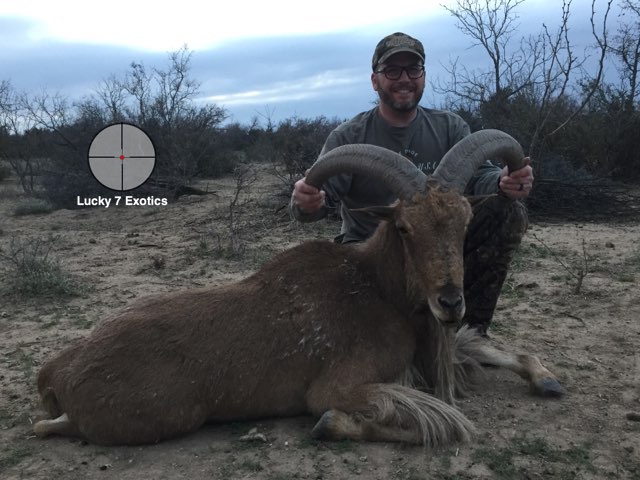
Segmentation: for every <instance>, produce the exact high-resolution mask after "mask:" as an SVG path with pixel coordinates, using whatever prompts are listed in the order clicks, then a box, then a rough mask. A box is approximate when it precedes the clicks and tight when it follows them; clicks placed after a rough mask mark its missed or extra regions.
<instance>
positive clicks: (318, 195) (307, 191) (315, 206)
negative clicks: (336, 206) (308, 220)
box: [291, 177, 325, 213]
mask: <svg viewBox="0 0 640 480" xmlns="http://www.w3.org/2000/svg"><path fill="white" fill-rule="evenodd" d="M305 180H306V177H305V178H302V179H300V180H298V181H297V182H296V183H295V185H294V186H293V193H292V194H291V198H292V199H293V202H294V203H295V204H296V205H298V208H300V210H302V211H303V212H304V213H315V212H317V211H318V210H320V209H321V208H322V206H323V205H324V197H325V192H324V190H318V189H317V188H316V187H314V186H312V185H309V184H308V183H305Z"/></svg>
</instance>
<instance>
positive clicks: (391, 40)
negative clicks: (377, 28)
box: [371, 32, 424, 70]
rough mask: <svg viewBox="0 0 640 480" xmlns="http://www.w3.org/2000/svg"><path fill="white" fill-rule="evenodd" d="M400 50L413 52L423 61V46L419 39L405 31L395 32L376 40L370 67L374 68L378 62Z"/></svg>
mask: <svg viewBox="0 0 640 480" xmlns="http://www.w3.org/2000/svg"><path fill="white" fill-rule="evenodd" d="M400 52H409V53H413V54H414V55H416V56H417V57H419V58H420V60H422V62H423V63H424V47H423V46H422V43H420V40H416V39H415V38H413V37H410V36H409V35H407V34H406V33H400V32H396V33H392V34H391V35H387V36H386V37H384V38H383V39H382V40H380V41H379V42H378V45H376V50H375V52H373V59H372V60H371V68H373V69H374V70H375V69H376V67H377V66H378V64H379V63H384V62H385V61H386V60H387V59H388V58H389V57H390V56H391V55H394V54H396V53H400Z"/></svg>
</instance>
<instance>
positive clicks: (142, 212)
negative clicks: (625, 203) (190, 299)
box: [0, 171, 640, 480]
mask: <svg viewBox="0 0 640 480" xmlns="http://www.w3.org/2000/svg"><path fill="white" fill-rule="evenodd" d="M201 186H203V187H206V188H208V189H209V190H213V191H216V192H217V193H216V194H215V195H208V196H204V197H183V198H181V199H180V200H179V201H171V202H170V204H169V205H168V206H167V207H118V208H114V207H110V208H108V209H105V208H100V207H92V208H82V209H77V210H59V211H55V212H53V213H49V214H35V215H20V216H15V215H14V212H15V211H16V208H17V207H18V206H20V205H23V204H24V202H25V201H26V199H25V198H23V197H21V196H19V195H18V194H17V192H18V190H17V187H16V186H15V184H14V182H13V181H12V179H9V180H6V181H4V182H3V183H2V184H0V248H2V251H3V252H4V254H5V255H6V254H7V253H10V252H11V249H12V248H13V249H14V250H15V248H16V245H24V244H25V242H26V241H29V240H31V241H34V240H39V241H41V242H42V245H47V242H48V240H47V239H48V238H50V237H53V238H55V241H54V242H53V243H52V247H51V251H50V253H49V258H50V259H52V260H56V261H59V262H60V265H61V267H62V268H63V270H64V271H66V272H69V273H70V274H71V275H72V276H73V278H74V279H75V280H76V282H77V284H78V285H79V286H80V289H79V291H80V294H79V295H76V296H72V297H65V296H50V297H45V298H41V297H36V298H25V297H19V296H16V295H14V294H12V293H10V290H11V289H12V288H13V287H14V286H15V284H16V282H17V275H16V274H15V273H13V272H12V270H11V269H10V264H9V263H8V262H6V261H4V262H2V263H0V269H1V270H0V283H1V287H2V289H3V293H2V294H1V296H0V392H1V393H0V477H1V478H3V479H22V478H25V479H32V478H33V479H50V478H65V479H94V478H95V479H179V478H189V479H194V478H195V479H198V478H207V479H245V478H246V479H249V478H257V479H268V480H286V479H295V478H312V479H342V478H366V479H413V480H415V479H427V478H442V479H472V478H473V479H475V478H500V479H502V478H504V479H507V478H509V479H510V478H517V479H519V478H523V479H524V478H527V479H529V478H530V479H534V478H550V479H602V478H616V479H617V478H621V479H640V423H639V422H637V421H634V420H632V418H633V415H632V414H633V413H634V412H635V413H638V412H640V353H639V351H640V348H639V347H640V289H639V288H638V283H639V282H640V244H639V243H638V238H639V236H640V221H635V222H632V223H625V224H612V225H607V224H574V223H564V224H546V223H537V224H533V225H532V226H531V228H530V230H529V231H528V233H527V235H526V238H525V240H524V242H523V244H522V247H521V249H520V251H519V253H518V255H517V258H516V259H515V261H514V264H513V269H512V274H511V275H510V277H509V278H508V280H507V282H506V285H505V287H504V291H503V295H502V297H501V300H500V304H499V308H498V311H497V313H496V317H495V321H494V325H493V326H492V330H491V336H492V340H493V341H495V342H496V343H497V344H500V345H503V346H505V347H507V348H509V349H510V350H513V351H526V352H529V353H532V354H535V355H537V356H539V358H540V359H541V361H542V362H543V363H544V364H545V365H546V366H547V367H548V368H549V369H551V370H552V371H554V372H555V373H556V374H557V376H558V378H559V379H560V381H561V383H562V384H563V385H564V386H565V388H566V390H567V395H566V397H565V398H563V399H561V400H555V399H541V398H537V397H533V396H531V395H530V394H529V392H528V390H527V387H526V385H525V384H524V383H523V381H522V380H520V379H519V378H518V377H517V376H516V375H515V374H513V373H511V372H507V371H501V370H497V369H491V370H489V371H488V374H487V378H486V381H485V383H483V384H482V385H480V386H479V387H478V388H477V389H476V390H475V391H474V392H473V393H472V394H471V395H470V396H469V397H467V398H465V399H463V400H461V402H460V408H461V409H462V411H463V412H464V413H465V414H466V415H467V416H468V417H469V418H470V419H471V420H472V421H473V422H474V423H475V425H476V426H477V430H478V433H477V436H476V437H475V438H474V439H473V441H472V442H471V443H467V444H458V445H454V446H452V447H450V448H447V449H441V450H436V451H429V450H425V449H423V448H421V447H414V446H406V445H401V444H386V443H380V444H364V443H356V442H319V441H314V440H312V439H311V438H310V436H309V432H310V429H311V427H312V426H313V423H314V420H313V419H312V418H310V417H300V418H289V419H266V420H263V421H259V422H247V423H234V424H230V425H209V426H206V427H204V428H202V429H201V430H199V431H198V432H196V433H195V434H193V435H189V436H187V437H184V438H180V439H176V440H171V441H165V442H162V443H160V444H158V445H151V446H144V447H100V446H94V445H90V444H87V443H86V442H82V441H79V440H77V439H72V438H61V437H57V438H49V439H46V440H41V439H38V438H35V437H34V436H33V434H32V430H31V425H32V422H34V421H35V420H36V419H38V418H42V416H43V415H44V413H43V411H42V410H41V409H40V406H39V398H38V395H37V392H36V388H35V377H36V374H37V371H38V368H39V367H40V365H41V364H42V363H43V362H44V361H45V360H46V359H47V358H48V357H50V356H51V355H53V354H54V353H55V352H57V351H59V350H61V349H62V348H63V347H64V346H65V345H66V344H68V343H69V341H70V340H72V339H74V338H77V337H82V336H84V335H86V334H87V333H88V332H89V331H90V329H91V328H92V327H93V325H95V324H96V323H97V322H99V321H100V319H101V318H103V317H104V316H105V315H107V314H108V313H110V312H112V311H113V310H114V309H117V308H120V307H122V306H124V305H127V304H128V303H130V302H131V301H132V299H134V298H138V297H141V296H144V295H147V294H149V293H155V292H164V291H170V290H176V289H179V288H189V287H193V286H202V285H219V284H225V283H228V282H232V281H234V280H237V279H240V278H242V277H244V276H246V275H248V274H250V273H251V272H252V271H255V270H256V269H257V268H259V266H260V265H261V264H262V263H263V262H264V261H266V260H267V259H268V258H270V257H271V256H273V255H274V254H276V253H278V252H279V251H282V250H283V249H285V248H287V247H289V246H291V245H295V244H296V243H298V242H300V241H302V240H303V239H307V238H330V237H331V236H332V235H333V234H335V233H336V231H337V230H338V228H339V226H338V224H337V223H335V222H329V221H322V222H319V223H317V224H314V225H304V226H302V225H297V224H295V223H292V222H291V221H290V220H289V218H288V215H287V214H286V212H285V211H284V210H282V209H281V208H280V207H282V206H283V205H284V204H285V203H286V198H285V197H283V196H278V195H277V194H276V192H278V191H281V190H282V189H281V187H280V186H279V185H278V184H277V180H275V179H274V178H273V177H269V176H268V175H267V174H266V172H264V171H262V172H261V173H260V177H259V182H258V183H256V184H255V185H254V186H253V187H252V189H251V191H250V192H248V193H244V194H243V195H242V196H241V197H240V198H241V201H242V202H243V203H245V205H244V207H243V208H242V209H241V210H242V211H243V214H242V215H241V216H240V217H239V218H238V219H237V238H238V240H239V243H240V245H241V248H240V249H239V250H240V254H239V255H237V256H232V255H231V254H230V253H229V248H228V244H229V242H228V240H229V236H228V231H229V230H228V227H227V224H226V217H227V212H228V205H229V201H230V198H231V196H232V193H233V191H232V190H233V179H230V178H226V179H221V180H213V181H210V182H207V183H206V184H203V185H201ZM249 212H251V213H249ZM12 245H13V247H12ZM585 259H586V265H587V275H586V276H585V277H584V279H583V284H582V287H581V290H580V292H579V293H575V292H574V287H575V283H576V280H575V278H573V276H572V275H571V274H576V273H577V272H579V270H580V269H581V268H584V262H585ZM563 264H564V266H563ZM628 417H631V418H628ZM252 428H257V430H258V432H260V433H263V434H264V435H265V437H266V439H267V441H266V442H261V441H257V442H243V441H240V437H241V436H243V435H244V434H246V433H247V432H248V431H249V430H251V429H252Z"/></svg>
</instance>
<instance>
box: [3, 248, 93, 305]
mask: <svg viewBox="0 0 640 480" xmlns="http://www.w3.org/2000/svg"><path fill="white" fill-rule="evenodd" d="M55 241H56V238H55V237H49V238H46V239H43V238H35V239H32V240H18V239H16V238H15V237H14V238H11V240H10V243H9V249H8V251H7V252H4V251H1V250H0V260H1V261H2V263H4V264H5V265H6V269H7V272H6V274H5V275H4V278H5V279H6V281H9V282H10V283H9V284H8V285H5V286H4V287H5V290H7V291H8V292H9V293H13V294H17V295H20V296H24V297H41V296H54V297H61V296H72V295H78V294H80V293H81V292H82V290H83V289H82V288H81V287H80V285H79V283H78V282H77V281H76V280H75V279H74V278H73V277H72V276H71V275H70V274H69V273H67V272H66V271H65V270H64V269H63V268H62V266H61V265H60V262H59V261H58V260H55V259H52V258H51V257H50V252H51V249H52V248H53V245H54V243H55Z"/></svg>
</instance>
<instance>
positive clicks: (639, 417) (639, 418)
mask: <svg viewBox="0 0 640 480" xmlns="http://www.w3.org/2000/svg"><path fill="white" fill-rule="evenodd" d="M627 420H631V421H632V422H640V413H638V412H629V413H627Z"/></svg>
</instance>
